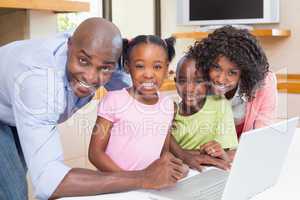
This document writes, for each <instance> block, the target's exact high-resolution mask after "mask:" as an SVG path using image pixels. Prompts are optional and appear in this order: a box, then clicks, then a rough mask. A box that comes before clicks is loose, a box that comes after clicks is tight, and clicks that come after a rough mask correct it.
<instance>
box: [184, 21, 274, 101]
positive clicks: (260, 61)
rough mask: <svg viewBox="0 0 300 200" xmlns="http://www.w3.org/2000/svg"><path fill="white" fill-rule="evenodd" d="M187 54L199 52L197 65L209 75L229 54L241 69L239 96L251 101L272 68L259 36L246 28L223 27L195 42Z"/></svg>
mask: <svg viewBox="0 0 300 200" xmlns="http://www.w3.org/2000/svg"><path fill="white" fill-rule="evenodd" d="M187 53H188V54H193V55H197V59H196V62H197V68H198V69H201V70H204V72H205V73H206V74H208V72H209V69H210V67H211V66H212V64H213V63H214V62H216V59H218V57H219V56H225V57H227V58H228V59H229V60H230V61H231V62H233V63H235V64H236V65H237V66H238V68H239V69H240V70H241V78H240V82H239V86H240V91H239V95H245V96H246V97H247V98H248V99H249V100H251V99H252V98H253V97H254V94H255V91H256V90H257V89H258V88H260V87H261V86H262V84H263V83H264V79H265V77H266V75H267V73H268V71H269V63H268V60H267V57H266V55H265V53H264V51H263V49H262V47H261V46H260V44H259V42H258V41H257V39H256V38H255V37H254V36H253V35H251V33H250V32H249V31H248V30H246V29H236V28H234V27H232V26H224V27H222V28H219V29H216V30H215V31H214V32H213V33H211V34H209V35H208V37H207V38H205V39H203V40H201V41H196V42H195V44H194V45H193V46H192V47H190V49H189V51H188V52H187Z"/></svg>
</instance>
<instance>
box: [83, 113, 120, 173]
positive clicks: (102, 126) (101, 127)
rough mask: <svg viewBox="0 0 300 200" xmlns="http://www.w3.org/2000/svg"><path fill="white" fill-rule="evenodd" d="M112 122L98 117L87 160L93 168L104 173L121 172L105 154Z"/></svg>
mask: <svg viewBox="0 0 300 200" xmlns="http://www.w3.org/2000/svg"><path fill="white" fill-rule="evenodd" d="M112 125H113V124H112V122H111V121H109V120H107V119H105V118H103V117H98V118H97V121H96V124H95V126H94V129H93V133H92V137H91V141H90V146H89V160H90V161H91V163H92V164H93V165H95V167H96V168H97V169H98V170H100V171H104V172H119V171H123V170H122V169H121V168H120V167H119V166H118V165H117V164H116V163H115V162H114V161H113V160H112V159H111V158H110V157H109V156H108V155H107V154H106V153H105V150H106V147H107V144H108V141H109V137H110V130H111V128H112Z"/></svg>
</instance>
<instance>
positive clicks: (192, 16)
mask: <svg viewBox="0 0 300 200" xmlns="http://www.w3.org/2000/svg"><path fill="white" fill-rule="evenodd" d="M279 1H280V0H177V22H178V24H179V25H226V24H259V23H278V22H279Z"/></svg>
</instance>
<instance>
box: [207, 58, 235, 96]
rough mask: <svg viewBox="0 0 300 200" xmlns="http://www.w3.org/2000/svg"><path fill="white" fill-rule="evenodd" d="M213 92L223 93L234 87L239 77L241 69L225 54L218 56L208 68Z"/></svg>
mask: <svg viewBox="0 0 300 200" xmlns="http://www.w3.org/2000/svg"><path fill="white" fill-rule="evenodd" d="M209 76H210V79H211V81H212V88H213V91H214V93H215V94H219V95H225V94H226V93H227V92H229V91H231V90H233V89H236V88H237V86H238V83H239V81H240V78H241V70H240V69H239V68H238V66H237V65H236V64H235V63H233V62H231V61H230V60H229V59H228V58H227V57H225V56H222V55H221V56H219V57H218V58H217V59H216V60H215V61H214V63H213V64H212V66H211V67H210V69H209Z"/></svg>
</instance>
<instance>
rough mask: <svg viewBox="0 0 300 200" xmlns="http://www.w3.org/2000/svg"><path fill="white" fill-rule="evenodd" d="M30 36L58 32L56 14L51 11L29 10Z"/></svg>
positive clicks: (42, 35) (34, 36)
mask: <svg viewBox="0 0 300 200" xmlns="http://www.w3.org/2000/svg"><path fill="white" fill-rule="evenodd" d="M27 12H28V16H29V38H40V37H47V36H49V35H54V34H55V33H56V32H57V19H56V15H55V14H54V13H53V12H51V11H37V10H28V11H27Z"/></svg>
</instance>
